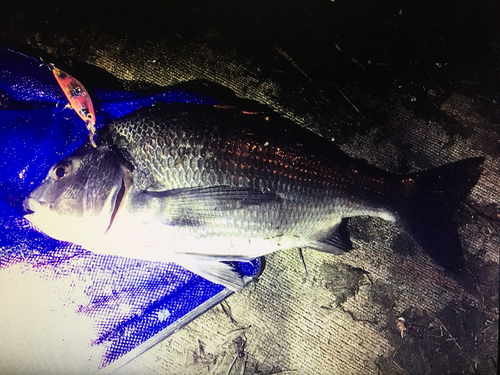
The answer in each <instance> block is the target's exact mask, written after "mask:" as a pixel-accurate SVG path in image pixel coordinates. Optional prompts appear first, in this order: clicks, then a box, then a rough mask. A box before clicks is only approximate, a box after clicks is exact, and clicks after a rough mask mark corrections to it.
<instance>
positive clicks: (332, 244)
mask: <svg viewBox="0 0 500 375" xmlns="http://www.w3.org/2000/svg"><path fill="white" fill-rule="evenodd" d="M308 247H310V248H311V249H314V250H318V251H322V252H324V253H330V254H336V255H341V254H343V253H345V252H347V251H349V250H352V242H351V239H350V238H349V232H348V231H347V219H342V221H341V222H340V223H339V224H338V225H336V226H335V227H334V228H333V229H332V230H331V231H330V233H329V234H328V235H327V236H326V237H324V238H321V239H319V240H317V241H314V242H312V243H310V244H309V245H308Z"/></svg>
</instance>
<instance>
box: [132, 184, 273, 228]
mask: <svg viewBox="0 0 500 375" xmlns="http://www.w3.org/2000/svg"><path fill="white" fill-rule="evenodd" d="M141 195H142V198H139V199H142V200H143V201H144V202H146V201H148V200H149V201H155V204H156V206H157V209H159V210H160V214H161V215H162V216H163V217H164V218H165V221H166V222H168V223H170V224H171V225H199V224H201V222H203V220H204V219H207V218H210V217H213V216H214V215H216V214H217V212H221V211H233V210H238V209H243V208H245V207H248V206H253V205H260V204H268V203H276V204H279V203H280V201H281V199H280V198H279V197H278V196H277V195H276V194H272V193H263V192H261V191H259V190H254V189H250V188H239V187H229V186H211V187H201V188H183V189H173V190H167V191H145V192H143V193H142V194H141Z"/></svg>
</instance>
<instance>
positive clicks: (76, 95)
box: [48, 64, 97, 148]
mask: <svg viewBox="0 0 500 375" xmlns="http://www.w3.org/2000/svg"><path fill="white" fill-rule="evenodd" d="M48 67H49V69H50V70H51V71H52V73H53V74H54V77H55V79H56V81H57V83H58V84H59V86H60V87H61V90H62V91H63V92H64V95H65V96H66V99H68V102H69V106H70V107H71V108H73V110H74V111H75V112H76V114H77V115H78V117H80V118H81V119H82V120H83V121H84V122H85V125H86V127H87V130H88V131H89V140H90V143H91V144H92V146H93V147H94V148H95V147H97V145H96V143H95V142H96V141H95V139H94V136H95V132H96V128H95V123H96V117H95V111H94V105H93V103H92V99H91V97H90V95H89V93H88V91H87V89H86V88H85V87H84V86H83V85H82V84H81V83H80V81H78V80H77V79H76V78H74V77H73V76H71V75H69V74H68V73H66V72H65V71H64V70H61V69H59V68H57V67H55V66H54V65H53V64H48Z"/></svg>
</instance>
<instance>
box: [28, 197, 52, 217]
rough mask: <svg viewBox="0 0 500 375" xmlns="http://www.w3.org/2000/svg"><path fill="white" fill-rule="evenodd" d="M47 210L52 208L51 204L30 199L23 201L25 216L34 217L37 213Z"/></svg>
mask: <svg viewBox="0 0 500 375" xmlns="http://www.w3.org/2000/svg"><path fill="white" fill-rule="evenodd" d="M47 208H48V209H50V208H51V204H50V203H48V202H45V201H39V200H37V199H34V198H30V197H28V198H26V199H25V200H24V201H23V210H24V212H23V216H29V215H33V214H34V213H35V212H36V211H40V210H41V209H47Z"/></svg>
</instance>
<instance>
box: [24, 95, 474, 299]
mask: <svg viewBox="0 0 500 375" xmlns="http://www.w3.org/2000/svg"><path fill="white" fill-rule="evenodd" d="M99 139H100V143H99V145H98V148H97V149H94V148H92V147H91V146H90V145H89V144H86V145H84V146H82V148H80V149H79V150H77V151H76V152H75V153H74V154H73V155H71V156H69V157H67V158H65V159H64V160H62V161H61V162H59V163H57V164H56V165H55V166H54V167H52V169H51V170H50V171H49V174H48V176H47V178H46V179H45V180H44V182H43V183H42V184H41V185H40V186H39V187H38V188H37V189H35V190H34V191H33V192H32V193H31V195H30V196H29V197H28V199H27V200H26V201H25V207H26V209H28V210H30V211H32V213H31V214H30V215H27V218H28V219H29V220H31V221H32V222H33V223H34V224H35V225H37V226H38V227H39V228H40V229H41V230H43V231H45V232H46V233H47V234H49V235H51V236H53V237H55V238H58V239H61V240H67V241H71V242H74V243H77V244H80V245H82V246H83V247H86V248H87V249H88V250H90V251H93V252H97V253H104V254H117V255H123V256H127V257H133V258H138V259H145V260H160V261H164V260H165V261H174V262H177V263H179V264H181V265H183V266H185V267H186V268H188V269H190V270H192V271H194V272H196V273H198V274H200V275H201V276H204V277H206V278H207V279H209V280H212V281H215V282H218V283H221V284H224V285H226V286H227V287H229V288H231V289H234V290H239V289H241V288H242V287H243V286H244V284H245V280H241V279H240V278H239V276H238V275H237V274H236V273H235V272H233V270H232V268H231V266H230V265H228V264H227V263H224V262H221V261H225V260H245V259H253V258H255V257H257V256H261V255H265V254H268V253H271V252H273V251H277V250H280V249H286V248H291V247H311V248H314V249H317V250H321V251H326V252H331V253H335V254H339V253H342V252H343V251H346V250H348V249H349V248H350V242H349V240H348V238H347V237H346V235H345V233H344V229H343V225H342V222H343V219H344V218H348V217H353V216H360V215H368V216H376V217H381V218H384V219H386V220H390V221H400V222H401V223H402V224H403V225H404V226H405V228H406V229H407V230H408V232H409V233H410V235H412V237H413V238H415V239H416V240H417V242H419V243H421V242H425V233H424V234H422V233H420V232H421V229H420V227H421V226H422V222H424V221H425V222H427V221H429V220H430V221H432V220H433V218H432V217H433V216H434V214H435V212H436V210H440V209H441V208H442V207H443V206H446V207H452V206H454V205H450V201H451V202H458V201H460V200H462V199H464V198H465V196H466V195H467V194H468V192H469V191H470V189H471V188H472V187H473V186H474V184H475V183H476V182H477V179H478V178H479V172H478V170H479V166H480V164H481V163H482V158H475V159H468V160H465V161H462V162H458V163H454V164H450V165H448V166H444V167H441V168H437V169H435V170H431V171H427V172H422V173H419V174H418V173H417V174H413V175H409V176H398V175H394V174H390V173H388V172H385V171H383V170H381V169H378V168H375V167H372V166H369V165H367V164H366V163H365V162H363V161H360V160H356V159H352V158H350V157H348V156H347V155H345V154H343V153H342V152H341V151H340V150H339V149H338V148H337V147H335V145H333V144H332V143H330V142H328V141H326V140H325V139H323V138H321V137H319V136H317V135H315V134H313V133H312V132H310V131H308V130H306V129H303V128H302V127H300V126H298V125H296V124H294V123H293V122H290V121H288V120H284V119H282V118H280V117H279V116H277V115H275V114H273V113H254V112H245V111H241V110H238V109H236V108H221V107H216V106H202V105H193V104H169V105H156V106H153V107H150V108H146V109H142V110H139V111H137V112H135V113H133V114H131V115H129V116H126V117H125V118H122V119H120V120H117V121H115V122H113V123H111V124H110V125H108V126H107V127H106V128H104V129H103V130H102V131H101V132H100V134H99ZM459 170H460V171H461V172H463V171H467V173H462V174H463V175H464V176H462V177H460V178H458V177H457V176H458V173H457V172H458V171H459ZM455 177H457V178H456V179H455V181H453V179H454V178H455ZM450 180H452V181H450ZM443 181H445V182H443ZM436 187H438V188H439V189H440V190H441V194H437V195H436V193H435V192H436ZM422 202H424V203H425V204H424V206H425V207H430V208H428V209H422V208H421V207H422V204H423V203H422ZM444 202H446V203H444ZM415 210H417V211H422V212H421V213H417V215H413V212H412V211H415ZM446 210H448V211H450V212H451V211H453V210H452V209H451V208H447V209H446ZM446 210H445V211H446ZM441 211H442V210H441ZM445 214H447V212H445ZM450 215H451V213H450V214H449V215H448V216H450ZM414 216H416V217H414ZM445 216H446V215H445ZM440 217H443V214H442V213H441V216H440ZM439 229H440V230H441V231H442V230H443V227H442V226H441V225H440V228H439ZM447 230H448V229H447ZM447 234H448V232H447V233H444V235H438V236H439V238H437V239H436V240H437V241H438V242H439V246H438V247H441V248H442V247H456V246H457V245H456V243H447V241H448V242H449V240H447V239H446V238H445V237H446V235H447ZM452 234H453V235H455V237H456V233H452ZM422 237H424V239H422ZM421 240H422V241H421ZM456 241H458V239H457V240H456ZM422 246H423V247H424V249H426V250H428V251H429V252H430V253H431V255H435V254H433V253H436V252H439V251H441V250H439V249H437V247H436V246H434V245H433V243H430V244H423V245H422ZM458 246H460V244H459V243H458ZM426 247H427V248H426ZM434 247H436V248H434ZM428 248H430V249H428ZM452 250H453V251H455V252H456V251H457V250H456V249H452Z"/></svg>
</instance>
